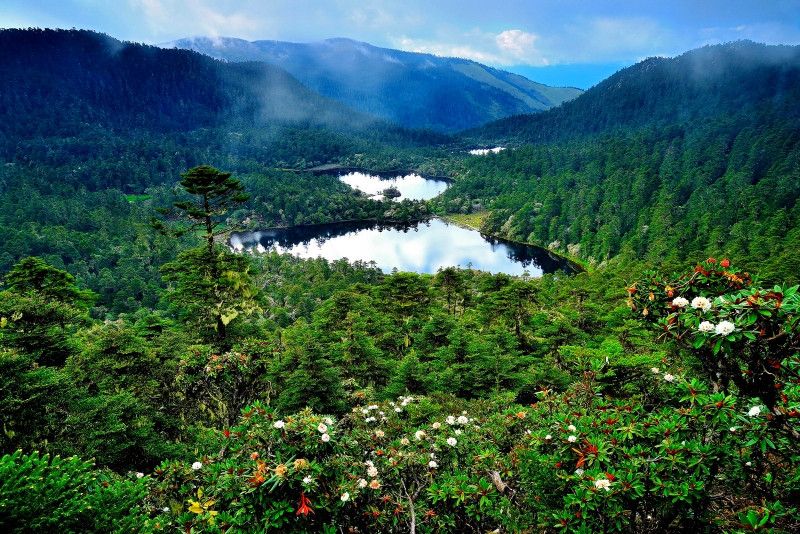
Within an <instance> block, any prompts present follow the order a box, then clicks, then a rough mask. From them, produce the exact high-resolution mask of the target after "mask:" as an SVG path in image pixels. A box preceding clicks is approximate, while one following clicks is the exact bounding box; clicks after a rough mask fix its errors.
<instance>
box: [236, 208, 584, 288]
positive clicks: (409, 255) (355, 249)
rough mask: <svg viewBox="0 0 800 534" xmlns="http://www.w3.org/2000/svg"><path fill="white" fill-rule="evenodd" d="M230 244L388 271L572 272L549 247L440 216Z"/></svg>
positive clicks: (266, 234)
mask: <svg viewBox="0 0 800 534" xmlns="http://www.w3.org/2000/svg"><path fill="white" fill-rule="evenodd" d="M230 245H231V247H232V248H233V249H234V250H238V251H242V250H247V251H253V252H266V251H268V250H276V251H277V252H281V253H289V254H292V255H294V256H299V257H301V258H317V257H323V258H325V259H327V260H331V261H332V260H338V259H341V258H347V259H348V260H349V261H351V262H354V261H358V260H360V261H364V262H374V263H375V265H376V266H377V267H378V268H380V269H381V270H382V271H383V272H385V273H390V272H391V271H392V269H397V270H399V271H411V272H417V273H428V274H434V273H436V272H437V271H438V270H439V269H440V268H443V267H451V266H452V267H454V266H458V267H462V268H467V267H472V268H473V269H479V270H481V271H488V272H491V273H506V274H510V275H516V276H519V275H522V274H524V273H525V272H526V271H527V272H528V273H529V274H530V275H531V276H534V277H536V276H541V275H542V274H543V273H552V272H556V271H559V270H565V271H567V272H572V271H573V270H572V268H571V266H570V265H569V263H568V262H567V261H565V260H563V259H560V258H557V257H555V256H552V255H551V254H550V253H549V252H548V251H547V250H544V249H541V248H538V247H534V246H531V245H523V244H518V243H512V242H509V241H504V240H501V239H495V238H492V237H488V236H484V235H482V234H481V233H479V232H476V231H475V230H469V229H467V228H462V227H460V226H456V225H454V224H449V223H447V222H445V221H443V220H441V219H432V220H430V221H428V222H423V223H418V224H412V225H379V224H375V223H369V222H349V223H333V224H322V225H315V226H303V227H292V228H275V229H269V230H262V231H258V232H235V233H233V234H231V237H230Z"/></svg>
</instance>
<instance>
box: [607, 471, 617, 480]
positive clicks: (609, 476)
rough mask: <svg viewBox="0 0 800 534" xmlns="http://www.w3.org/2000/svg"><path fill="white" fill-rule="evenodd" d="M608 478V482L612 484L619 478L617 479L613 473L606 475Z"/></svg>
mask: <svg viewBox="0 0 800 534" xmlns="http://www.w3.org/2000/svg"><path fill="white" fill-rule="evenodd" d="M606 478H607V479H608V480H610V481H611V482H614V481H615V480H616V479H617V477H615V476H614V475H612V474H611V473H606Z"/></svg>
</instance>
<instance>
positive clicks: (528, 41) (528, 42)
mask: <svg viewBox="0 0 800 534" xmlns="http://www.w3.org/2000/svg"><path fill="white" fill-rule="evenodd" d="M536 39H537V37H536V36H535V35H534V34H532V33H527V32H524V31H522V30H506V31H504V32H500V33H498V34H497V36H496V37H495V42H496V43H497V47H498V48H499V49H500V50H503V51H505V52H508V53H509V54H511V55H514V56H517V57H525V56H527V55H528V54H530V53H531V52H532V51H533V50H534V48H533V43H534V42H535V41H536Z"/></svg>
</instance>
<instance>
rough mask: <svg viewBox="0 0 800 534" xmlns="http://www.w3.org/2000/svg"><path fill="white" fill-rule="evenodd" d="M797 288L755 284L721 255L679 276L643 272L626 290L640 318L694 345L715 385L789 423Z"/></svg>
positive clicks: (799, 331) (798, 363)
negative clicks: (735, 392)
mask: <svg viewBox="0 0 800 534" xmlns="http://www.w3.org/2000/svg"><path fill="white" fill-rule="evenodd" d="M797 290H798V286H792V287H788V286H780V285H776V286H774V287H767V288H765V287H761V286H760V285H759V284H758V283H756V282H754V281H753V280H752V278H751V276H750V274H749V273H746V272H742V271H741V270H740V269H738V268H736V267H735V266H733V265H731V262H730V260H728V259H727V258H726V259H723V260H721V261H717V260H716V259H715V258H709V259H708V260H706V261H704V262H702V263H700V264H698V265H697V266H696V267H695V269H694V270H693V271H692V272H690V273H686V274H683V275H682V276H679V277H671V278H669V279H664V278H662V277H661V276H659V275H658V274H657V273H654V272H650V273H646V274H645V278H643V279H642V280H640V281H638V282H635V283H634V284H632V285H631V286H630V287H629V288H628V293H629V295H630V298H629V303H630V306H631V307H632V308H633V310H634V311H637V312H638V313H639V314H640V316H641V317H643V318H644V319H646V320H648V321H651V322H654V323H656V324H657V325H658V327H659V329H660V330H662V331H663V332H664V335H665V336H669V337H672V338H675V339H677V340H679V341H681V342H683V343H684V344H686V345H688V346H690V347H692V348H693V349H694V350H695V354H696V355H697V356H698V358H699V359H700V361H701V363H702V365H703V368H704V370H705V372H706V373H707V377H708V379H709V380H711V381H712V382H713V383H715V385H717V387H719V388H721V389H723V390H725V391H728V390H730V389H731V388H732V387H735V388H736V390H738V392H739V393H740V394H741V395H745V396H749V397H758V398H759V399H760V400H761V401H762V402H763V403H764V404H766V406H767V409H768V410H769V411H770V412H773V415H774V417H775V418H776V421H775V423H776V424H778V425H788V424H789V423H788V421H787V420H786V418H787V415H788V411H789V410H790V409H791V410H793V411H794V413H796V412H797V410H796V409H795V408H792V407H790V406H789V405H788V404H787V403H788V396H787V394H786V393H785V392H784V389H785V388H787V387H789V388H792V387H796V384H793V383H794V382H796V379H797V377H798V370H800V359H798V357H799V356H800V355H799V354H798V352H797V347H798V343H799V342H800V316H799V315H798V312H799V311H800V295H798V293H797ZM794 432H795V435H799V436H800V434H798V431H797V429H795V430H794Z"/></svg>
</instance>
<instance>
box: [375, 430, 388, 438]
mask: <svg viewBox="0 0 800 534" xmlns="http://www.w3.org/2000/svg"><path fill="white" fill-rule="evenodd" d="M385 435H386V434H385V433H384V432H383V430H376V431H375V437H377V438H382V437H383V436H385Z"/></svg>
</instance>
